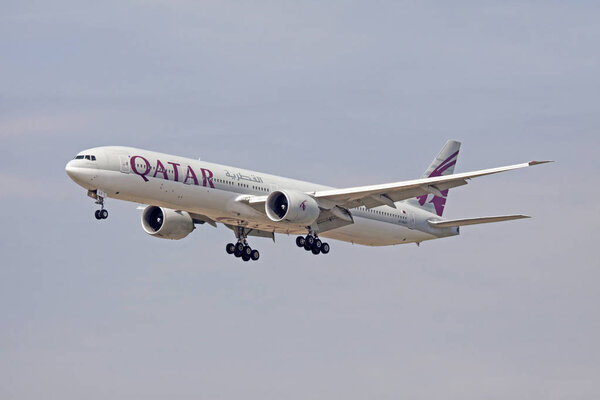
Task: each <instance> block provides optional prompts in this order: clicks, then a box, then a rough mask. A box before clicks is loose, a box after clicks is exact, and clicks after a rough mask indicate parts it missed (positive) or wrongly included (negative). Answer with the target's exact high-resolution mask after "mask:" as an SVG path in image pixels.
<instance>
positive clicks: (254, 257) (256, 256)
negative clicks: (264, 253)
mask: <svg viewBox="0 0 600 400" xmlns="http://www.w3.org/2000/svg"><path fill="white" fill-rule="evenodd" d="M250 258H252V260H253V261H257V260H258V259H259V258H260V253H259V252H258V250H252V254H250Z"/></svg>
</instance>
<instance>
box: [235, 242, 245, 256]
mask: <svg viewBox="0 0 600 400" xmlns="http://www.w3.org/2000/svg"><path fill="white" fill-rule="evenodd" d="M235 251H237V252H238V253H240V254H242V252H243V251H244V243H242V242H237V243H236V244H235Z"/></svg>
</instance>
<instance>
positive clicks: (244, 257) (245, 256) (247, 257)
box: [242, 253, 250, 261]
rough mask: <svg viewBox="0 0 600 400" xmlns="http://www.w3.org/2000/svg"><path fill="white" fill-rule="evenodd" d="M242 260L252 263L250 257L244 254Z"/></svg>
mask: <svg viewBox="0 0 600 400" xmlns="http://www.w3.org/2000/svg"><path fill="white" fill-rule="evenodd" d="M242 260H244V261H250V256H249V255H247V254H245V253H244V254H243V255H242Z"/></svg>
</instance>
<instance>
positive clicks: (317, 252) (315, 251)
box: [312, 247, 321, 256]
mask: <svg viewBox="0 0 600 400" xmlns="http://www.w3.org/2000/svg"><path fill="white" fill-rule="evenodd" d="M320 252H321V249H319V248H317V247H313V248H312V253H313V254H314V255H315V256H316V255H317V254H319V253H320Z"/></svg>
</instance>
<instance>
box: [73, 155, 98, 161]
mask: <svg viewBox="0 0 600 400" xmlns="http://www.w3.org/2000/svg"><path fill="white" fill-rule="evenodd" d="M83 159H85V160H89V161H96V156H93V155H88V154H85V155H83V154H79V155H77V156H75V160H83Z"/></svg>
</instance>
